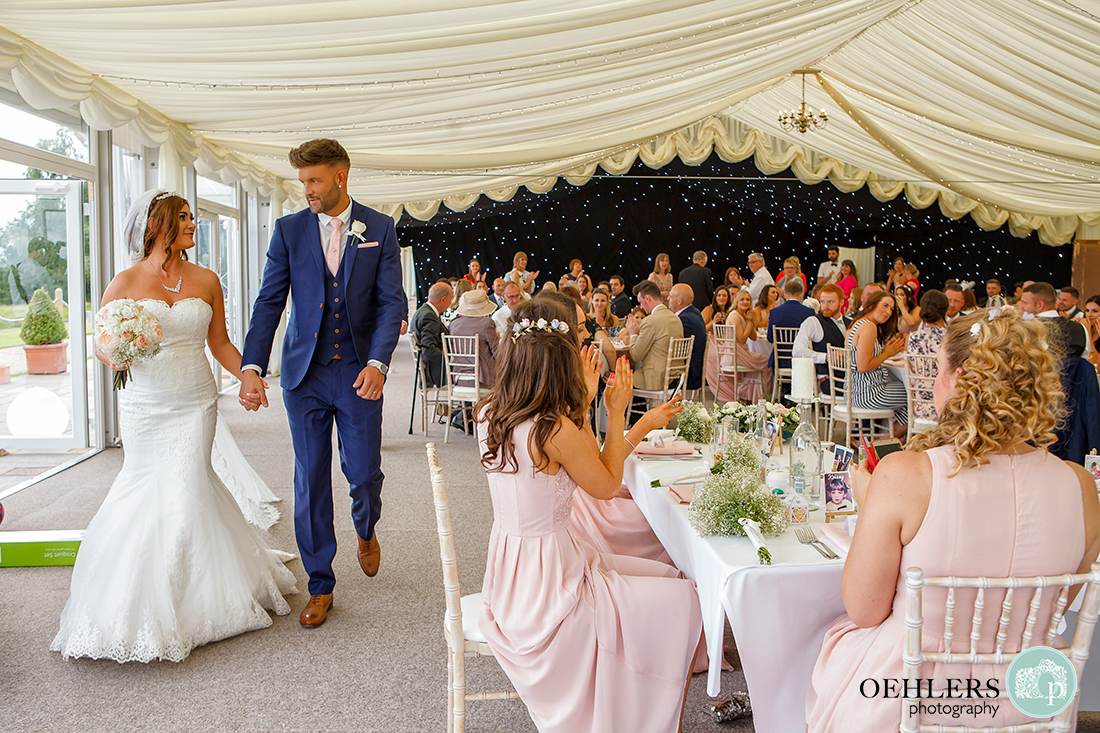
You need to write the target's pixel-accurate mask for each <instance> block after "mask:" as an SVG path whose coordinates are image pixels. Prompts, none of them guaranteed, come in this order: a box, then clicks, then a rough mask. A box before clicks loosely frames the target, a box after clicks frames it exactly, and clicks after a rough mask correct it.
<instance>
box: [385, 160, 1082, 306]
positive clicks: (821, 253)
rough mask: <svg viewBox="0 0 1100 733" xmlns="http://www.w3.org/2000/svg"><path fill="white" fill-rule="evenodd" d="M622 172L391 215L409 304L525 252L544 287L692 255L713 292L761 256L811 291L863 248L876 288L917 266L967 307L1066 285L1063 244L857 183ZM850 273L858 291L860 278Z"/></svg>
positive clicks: (748, 173) (712, 166) (744, 174)
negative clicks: (1000, 290) (896, 262)
mask: <svg viewBox="0 0 1100 733" xmlns="http://www.w3.org/2000/svg"><path fill="white" fill-rule="evenodd" d="M629 175H631V176H638V177H636V178H628V177H606V178H593V179H592V180H591V181H589V182H588V183H587V184H585V185H584V186H571V185H570V184H568V183H566V182H564V181H559V182H558V184H557V185H556V186H555V187H554V188H553V190H551V191H550V192H549V193H546V194H533V193H530V192H529V191H527V190H526V189H524V188H521V189H520V190H519V191H518V192H517V193H516V195H515V197H513V198H512V200H511V201H507V202H496V201H493V200H492V199H490V198H488V197H487V196H482V197H481V199H480V200H479V201H478V203H477V204H476V205H475V206H473V207H471V208H470V209H467V210H466V211H463V212H453V211H450V210H449V209H446V208H445V207H443V208H441V209H440V211H441V212H442V213H441V214H439V215H437V216H436V217H435V218H433V219H432V220H431V221H428V222H421V221H417V220H415V219H412V218H410V217H409V216H408V215H407V214H406V215H404V216H403V217H402V219H401V221H400V222H399V223H398V228H399V231H398V239H399V241H400V242H401V244H402V245H404V246H410V245H411V246H413V247H414V248H415V249H414V254H415V259H416V270H417V272H416V276H417V285H418V288H419V291H420V292H419V293H418V297H417V301H418V302H421V301H423V300H424V299H425V297H426V295H427V289H428V288H429V287H430V286H431V285H432V283H434V282H435V281H436V280H438V279H439V278H442V277H452V276H461V275H463V274H465V273H466V272H467V264H468V263H469V261H470V259H471V258H476V259H477V260H479V262H480V263H481V268H482V270H483V271H487V272H488V274H489V276H490V281H491V279H492V278H496V277H501V276H503V275H504V274H505V273H507V272H508V271H509V270H511V269H512V257H513V255H514V254H515V253H516V252H517V251H523V252H526V253H527V255H528V258H529V259H528V266H527V269H528V270H532V271H534V270H539V271H540V274H539V277H538V283H539V285H541V284H542V283H544V282H546V280H548V279H552V280H554V282H555V283H556V282H557V280H558V278H560V277H561V276H562V275H563V274H565V272H566V271H567V270H568V265H569V261H570V260H572V259H573V258H579V259H580V260H581V261H582V262H583V263H584V271H585V272H586V273H587V274H588V275H589V277H591V278H592V281H593V285H595V284H597V283H598V282H600V281H601V280H606V279H608V278H609V277H611V276H612V275H614V274H621V275H622V276H623V277H624V278H625V280H626V285H627V291H628V292H629V290H630V288H631V287H633V285H634V283H636V282H638V281H639V280H642V279H644V278H645V277H646V276H647V275H648V274H649V273H650V272H651V271H652V270H653V258H654V257H655V256H656V255H657V253H659V252H663V253H666V254H668V255H669V258H670V261H671V264H672V272H673V275H679V273H680V270H682V269H683V268H685V267H687V266H688V265H689V264H691V255H692V253H693V252H695V251H696V250H703V251H705V252H706V253H707V256H708V258H709V262H708V263H707V266H708V267H710V269H711V272H712V273H714V276H715V280H716V284H719V283H720V282H721V280H722V277H723V275H724V273H725V271H726V268H727V267H730V266H733V267H737V268H738V269H739V270H740V271H741V274H742V275H743V276H749V275H750V273H749V271H748V267H747V263H746V259H747V256H748V254H749V253H750V252H761V253H763V254H764V257H765V261H766V263H767V266H768V269H769V271H770V272H771V273H772V275H773V276H778V274H779V273H780V271H781V270H782V262H783V259H785V258H786V257H789V256H791V255H796V256H797V257H798V258H799V259H800V260H801V262H802V270H803V272H804V273H806V275H807V278H808V280H809V283H810V286H811V287H812V286H813V284H814V281H815V280H816V278H817V267H818V265H819V264H820V263H821V262H823V261H824V260H825V259H826V250H827V248H828V247H833V246H837V247H855V248H863V247H871V246H874V247H876V248H877V249H876V262H877V264H876V270H877V271H876V272H875V279H876V280H884V279H885V276H886V271H887V270H888V268H889V267H890V263H891V262H892V261H893V258H894V257H899V256H900V257H904V258H905V260H906V261H907V262H908V261H911V262H915V263H916V264H917V266H918V268H919V269H920V273H921V276H920V282H921V289H922V290H925V289H928V288H932V287H935V288H942V287H943V283H944V281H946V280H947V279H955V280H959V281H966V280H972V281H974V282H975V283H976V285H975V295H977V297H978V299H979V300H981V299H982V298H984V297H985V286H984V283H985V281H986V280H987V279H989V278H993V277H995V278H997V279H999V280H1000V281H1001V282H1002V284H1003V285H1004V289H1005V291H1007V293H1008V294H1011V293H1012V291H1013V284H1014V283H1015V282H1018V281H1023V280H1045V281H1046V282H1049V283H1051V284H1052V285H1053V286H1054V287H1055V288H1056V289H1057V288H1059V287H1062V286H1065V285H1068V284H1069V281H1070V273H1071V268H1072V258H1073V250H1072V246H1069V245H1065V246H1061V247H1049V246H1047V245H1044V244H1041V243H1040V242H1039V240H1038V238H1037V237H1036V236H1035V235H1034V234H1033V235H1032V236H1030V237H1027V238H1026V239H1020V238H1017V237H1014V236H1012V235H1011V234H1010V233H1009V232H1008V228H1007V226H1006V227H1002V228H1000V229H998V230H996V231H992V232H987V231H983V230H982V229H981V228H979V227H978V225H977V224H976V223H974V220H973V219H971V218H970V217H969V216H966V217H963V218H962V219H959V220H952V219H948V218H947V217H945V216H943V214H941V213H940V210H939V208H938V207H937V206H931V207H929V208H927V209H924V210H920V209H914V208H913V207H912V206H910V205H909V203H908V202H907V201H906V200H905V198H904V195H901V196H898V197H897V198H895V199H894V200H892V201H879V200H878V199H876V198H875V197H873V196H872V195H871V194H870V193H869V192H868V191H867V189H866V187H864V188H861V189H860V190H858V191H855V192H853V193H843V192H841V191H839V190H837V189H836V188H835V187H834V186H833V185H832V184H831V183H829V182H828V181H823V182H821V183H819V184H817V185H816V186H809V185H806V184H804V183H802V182H801V181H798V180H797V179H794V178H793V177H791V175H790V173H789V171H785V172H784V173H782V174H779V175H775V176H764V175H763V174H761V173H760V171H759V170H758V169H757V168H756V166H755V165H754V164H753V162H752V160H751V159H750V160H745V161H742V162H741V163H726V162H724V161H722V160H721V159H719V158H718V157H717V156H716V155H712V156H711V157H710V158H709V159H708V160H707V161H706V163H704V164H703V165H701V166H697V167H693V166H689V165H686V164H684V163H681V162H680V161H678V160H677V161H674V162H673V163H670V164H669V165H667V166H665V167H664V168H662V169H660V170H653V169H651V168H648V167H647V166H645V165H644V164H642V163H640V162H639V163H635V165H634V167H633V168H632V169H631V171H630V174H629ZM859 274H860V278H859V280H860V283H861V284H863V283H865V282H867V281H868V279H869V278H868V277H867V273H862V272H861V273H859ZM1082 295H1085V294H1082Z"/></svg>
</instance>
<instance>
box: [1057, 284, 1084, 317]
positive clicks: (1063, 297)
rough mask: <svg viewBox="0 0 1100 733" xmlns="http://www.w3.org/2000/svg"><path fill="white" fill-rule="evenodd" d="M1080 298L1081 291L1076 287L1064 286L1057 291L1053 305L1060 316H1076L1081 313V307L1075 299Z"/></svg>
mask: <svg viewBox="0 0 1100 733" xmlns="http://www.w3.org/2000/svg"><path fill="white" fill-rule="evenodd" d="M1080 299H1081V292H1080V291H1079V290H1077V288H1072V287H1068V286H1067V287H1064V288H1062V289H1061V290H1059V291H1058V300H1057V301H1056V302H1055V307H1056V308H1057V310H1058V315H1060V316H1062V318H1070V319H1072V318H1076V317H1077V316H1079V315H1081V309H1080V308H1078V307H1077V301H1079V300H1080Z"/></svg>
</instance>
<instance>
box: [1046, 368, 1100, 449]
mask: <svg viewBox="0 0 1100 733" xmlns="http://www.w3.org/2000/svg"><path fill="white" fill-rule="evenodd" d="M1062 392H1063V393H1065V395H1066V399H1065V403H1064V405H1063V411H1064V413H1065V420H1064V421H1063V422H1061V423H1060V424H1059V425H1058V430H1057V433H1056V434H1057V436H1058V441H1057V442H1056V443H1055V444H1054V445H1052V446H1051V448H1050V452H1051V453H1053V454H1054V455H1056V456H1058V457H1059V458H1061V459H1062V460H1064V461H1072V462H1074V463H1076V464H1078V465H1082V466H1083V465H1084V463H1085V456H1086V455H1088V454H1089V453H1090V452H1094V451H1100V383H1097V380H1096V367H1094V366H1093V365H1092V364H1090V363H1089V361H1088V360H1087V359H1082V358H1081V357H1079V356H1078V357H1067V358H1065V359H1063V360H1062Z"/></svg>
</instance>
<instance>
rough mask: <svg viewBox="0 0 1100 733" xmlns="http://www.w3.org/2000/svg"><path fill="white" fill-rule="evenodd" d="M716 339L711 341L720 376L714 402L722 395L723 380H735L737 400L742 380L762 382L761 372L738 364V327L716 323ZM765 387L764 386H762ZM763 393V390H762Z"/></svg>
mask: <svg viewBox="0 0 1100 733" xmlns="http://www.w3.org/2000/svg"><path fill="white" fill-rule="evenodd" d="M713 331H714V338H712V339H711V343H712V344H713V348H714V350H715V356H717V357H718V374H717V376H716V377H715V380H714V401H715V403H717V402H718V401H719V399H718V395H720V394H721V393H722V378H723V377H725V378H726V379H732V380H733V396H734V400H737V396H738V387H739V385H740V382H741V378H742V377H744V378H745V379H756V380H758V381H759V380H760V372H757V371H754V370H752V369H750V368H749V367H747V366H739V365H738V364H737V326H736V325H732V324H726V323H721V324H718V323H716V324H715V325H714V327H713ZM761 387H763V385H761ZM761 391H763V389H761Z"/></svg>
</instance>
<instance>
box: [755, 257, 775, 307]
mask: <svg viewBox="0 0 1100 733" xmlns="http://www.w3.org/2000/svg"><path fill="white" fill-rule="evenodd" d="M769 285H775V279H774V278H773V277H772V274H771V273H770V272H768V268H767V267H761V268H760V269H759V270H757V271H756V274H754V275H753V276H752V282H751V283H749V295H751V296H752V304H753V307H755V306H756V301H758V300H760V293H762V292H764V288H766V287H767V286H769Z"/></svg>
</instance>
